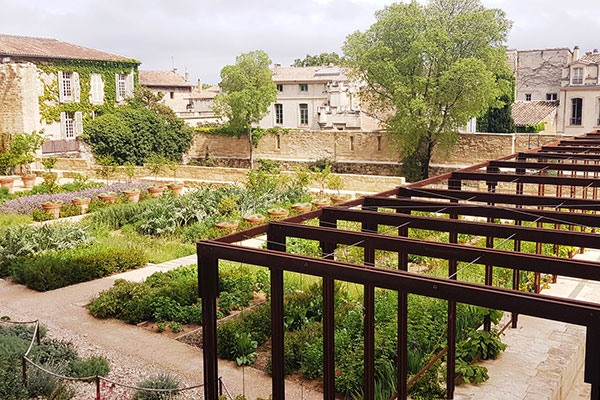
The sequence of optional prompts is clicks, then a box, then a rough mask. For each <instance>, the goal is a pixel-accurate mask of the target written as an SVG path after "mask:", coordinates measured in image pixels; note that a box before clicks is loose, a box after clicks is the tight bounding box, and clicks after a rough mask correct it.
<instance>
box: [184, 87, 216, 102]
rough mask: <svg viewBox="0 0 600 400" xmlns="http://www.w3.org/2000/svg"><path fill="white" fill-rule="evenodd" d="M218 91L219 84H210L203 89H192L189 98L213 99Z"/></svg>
mask: <svg viewBox="0 0 600 400" xmlns="http://www.w3.org/2000/svg"><path fill="white" fill-rule="evenodd" d="M219 93H221V88H220V87H219V86H211V87H209V88H207V89H204V90H198V89H195V90H192V94H191V95H190V97H189V98H190V99H194V100H201V99H214V98H215V97H216V96H217V95H218V94H219Z"/></svg>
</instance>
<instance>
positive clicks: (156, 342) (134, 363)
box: [0, 255, 323, 400]
mask: <svg viewBox="0 0 600 400" xmlns="http://www.w3.org/2000/svg"><path fill="white" fill-rule="evenodd" d="M195 262H196V256H195V255H192V256H189V257H184V258H182V259H178V260H173V261H169V262H167V263H163V264H158V265H148V266H147V267H145V268H141V269H139V270H135V271H129V272H125V273H123V274H118V275H113V276H110V277H107V278H103V279H98V280H95V281H91V282H84V283H81V284H77V285H73V286H69V287H65V288H61V289H57V290H52V291H48V292H44V293H39V292H34V291H32V290H29V289H27V288H26V287H25V286H22V285H17V284H13V283H11V282H8V281H6V280H2V279H0V315H8V316H10V317H11V319H13V320H15V321H25V320H35V319H39V320H40V322H41V323H42V324H43V325H44V326H46V327H47V328H48V335H49V336H50V337H54V338H58V339H64V340H69V341H71V342H73V344H74V345H75V346H76V347H77V349H78V351H79V352H80V354H81V355H83V356H85V357H87V356H90V355H104V356H105V357H107V358H108V359H109V360H110V362H111V373H110V375H109V378H110V379H114V380H117V381H119V382H123V383H127V384H136V383H138V382H139V381H140V380H141V379H143V378H144V377H147V376H149V375H153V374H156V373H159V372H163V373H171V374H173V375H176V376H178V377H179V378H180V379H181V380H182V381H183V382H184V383H185V385H186V386H187V385H196V384H199V383H202V381H203V375H202V351H201V349H198V348H196V347H192V346H188V345H186V344H183V343H180V342H178V341H176V340H173V339H169V338H167V337H164V336H161V335H157V334H154V333H152V332H148V331H146V330H144V329H141V328H138V327H136V326H134V325H128V324H126V323H124V322H121V321H117V320H99V319H96V318H93V317H92V316H91V315H89V313H88V312H87V309H86V308H85V305H86V304H87V303H88V302H89V301H90V300H91V299H92V298H93V297H95V296H96V295H97V294H98V293H99V292H101V291H102V290H106V289H109V288H110V287H112V285H113V282H114V281H115V280H116V279H119V278H122V279H127V280H131V281H141V280H143V279H145V278H146V277H148V276H149V275H151V274H153V273H154V272H157V271H166V270H169V269H173V268H176V267H178V266H179V265H189V264H193V263H195ZM219 374H220V375H221V376H222V377H223V381H224V383H225V385H226V386H227V387H228V388H229V391H230V392H231V394H232V395H234V396H235V395H237V394H241V393H242V392H243V391H244V386H245V394H246V396H247V398H248V399H252V400H254V399H256V398H257V397H262V398H268V397H269V395H270V394H271V378H270V377H269V376H267V375H265V374H264V373H263V372H261V371H258V370H255V369H253V368H249V367H246V368H245V371H244V375H245V379H242V376H243V375H242V369H241V368H239V367H237V366H236V365H235V364H234V363H231V362H228V361H220V362H219ZM243 381H245V385H243ZM81 390H83V391H84V393H83V392H82V393H81V394H80V395H78V396H77V398H78V399H86V400H90V399H93V398H94V397H95V396H94V395H95V392H94V388H93V386H92V385H85V388H82V389H81ZM106 390H108V389H106ZM185 397H188V396H185ZM185 397H184V396H182V397H178V398H185ZM189 397H190V398H192V397H193V398H198V395H197V394H196V395H193V396H192V395H191V396H189ZM286 397H287V398H293V399H321V398H322V397H323V395H322V393H319V392H315V391H313V390H309V389H308V388H305V387H302V386H300V385H299V384H296V383H294V382H287V383H286ZM110 398H111V397H107V399H110ZM115 398H123V397H122V396H116V397H115Z"/></svg>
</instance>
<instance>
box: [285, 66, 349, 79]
mask: <svg viewBox="0 0 600 400" xmlns="http://www.w3.org/2000/svg"><path fill="white" fill-rule="evenodd" d="M347 79H348V78H347V77H346V76H345V75H344V70H343V69H341V68H339V67H336V66H319V67H280V66H275V67H274V68H273V81H274V82H275V83H278V82H311V81H313V82H328V81H344V80H347Z"/></svg>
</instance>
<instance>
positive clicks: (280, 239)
mask: <svg viewBox="0 0 600 400" xmlns="http://www.w3.org/2000/svg"><path fill="white" fill-rule="evenodd" d="M285 241H286V238H285V236H283V235H279V234H274V233H273V232H272V231H271V230H269V231H267V249H269V250H276V251H282V252H285V251H286V245H285ZM270 270H271V365H272V368H271V371H272V372H271V382H272V386H273V388H272V390H273V399H274V400H285V376H284V362H285V360H284V353H283V351H284V347H283V341H284V329H283V320H284V315H285V310H284V308H283V269H280V268H270Z"/></svg>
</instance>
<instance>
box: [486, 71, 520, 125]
mask: <svg viewBox="0 0 600 400" xmlns="http://www.w3.org/2000/svg"><path fill="white" fill-rule="evenodd" d="M496 80H498V81H500V82H502V83H504V82H510V86H507V87H505V90H504V92H503V93H502V94H501V95H500V96H499V97H498V104H497V107H490V108H489V109H488V111H487V113H485V114H484V115H482V116H481V118H477V130H478V131H479V132H489V133H513V132H515V131H516V129H517V128H516V126H515V121H514V119H513V117H512V104H513V103H514V102H515V82H516V80H515V75H514V73H513V71H512V70H511V69H510V68H509V67H508V65H507V66H506V71H504V72H503V73H502V74H501V75H499V76H497V77H496ZM503 86H506V85H503Z"/></svg>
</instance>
